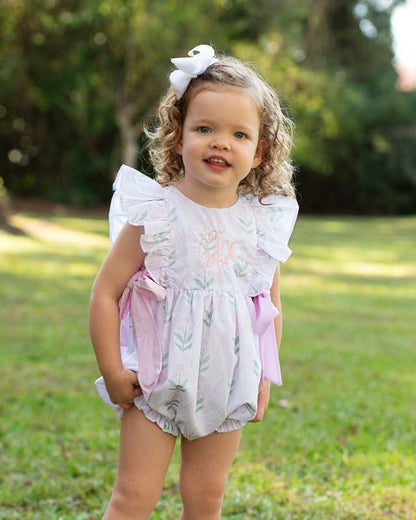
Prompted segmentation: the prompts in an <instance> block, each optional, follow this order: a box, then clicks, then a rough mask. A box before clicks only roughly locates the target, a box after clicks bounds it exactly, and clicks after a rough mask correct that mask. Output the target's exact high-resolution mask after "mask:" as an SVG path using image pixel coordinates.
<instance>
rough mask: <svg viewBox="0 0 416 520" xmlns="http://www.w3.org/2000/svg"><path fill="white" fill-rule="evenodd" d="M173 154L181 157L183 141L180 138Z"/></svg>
mask: <svg viewBox="0 0 416 520" xmlns="http://www.w3.org/2000/svg"><path fill="white" fill-rule="evenodd" d="M175 152H176V153H177V154H178V155H182V152H183V140H182V137H181V138H180V139H179V141H178V143H177V144H176V146H175Z"/></svg>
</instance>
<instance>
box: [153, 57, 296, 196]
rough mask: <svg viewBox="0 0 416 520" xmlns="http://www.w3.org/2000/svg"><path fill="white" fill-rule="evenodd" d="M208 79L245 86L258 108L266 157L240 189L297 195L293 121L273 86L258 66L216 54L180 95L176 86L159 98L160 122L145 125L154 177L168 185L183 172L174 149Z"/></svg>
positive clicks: (245, 192) (222, 83)
mask: <svg viewBox="0 0 416 520" xmlns="http://www.w3.org/2000/svg"><path fill="white" fill-rule="evenodd" d="M209 83H211V84H215V85H220V86H224V87H236V88H241V89H243V90H245V91H246V92H247V93H248V94H249V95H250V96H251V97H252V98H253V100H254V101H255V103H256V105H257V107H258V110H259V114H260V121H261V123H260V137H259V143H262V144H263V149H262V163H261V164H260V165H259V166H257V167H256V168H252V169H251V170H250V172H249V174H248V175H247V176H246V177H245V179H243V180H242V181H241V182H240V185H239V190H238V191H239V193H241V194H243V195H247V194H252V195H255V196H257V197H258V198H259V200H261V199H263V198H264V197H267V196H268V195H272V194H280V195H292V196H294V195H295V190H294V187H293V184H292V177H293V172H294V167H293V165H292V162H291V160H290V156H289V154H290V149H291V146H292V142H293V138H292V136H293V123H292V121H291V120H290V119H289V118H288V117H287V116H285V115H284V113H283V111H282V108H281V106H280V102H279V99H278V97H277V95H276V93H275V91H274V90H273V89H272V88H271V87H270V86H269V85H268V84H267V83H266V82H265V81H264V80H263V79H262V78H260V76H259V75H258V74H257V72H256V71H255V70H254V68H253V67H252V66H251V65H248V64H246V63H243V62H241V61H240V60H238V59H236V58H232V57H229V56H220V57H218V60H217V61H216V62H215V63H213V64H212V65H210V66H209V67H208V68H207V69H206V71H205V72H204V73H202V74H200V75H199V76H197V77H196V78H194V79H193V80H192V81H191V82H190V84H189V86H188V88H187V89H186V91H185V93H184V95H183V96H182V97H181V98H180V99H179V100H178V99H177V98H176V94H175V92H174V90H173V88H172V87H170V88H169V90H168V91H167V93H166V95H165V96H164V97H163V98H162V99H161V101H160V104H159V106H158V109H157V114H156V115H157V125H156V127H155V128H154V129H153V130H151V129H150V128H147V129H146V130H145V132H146V135H147V136H148V138H149V145H148V146H149V153H150V159H151V161H152V164H153V167H154V169H155V171H156V180H157V181H158V182H159V183H160V184H162V185H168V184H173V183H175V182H177V181H179V180H180V179H182V178H183V176H184V166H183V162H182V156H181V155H179V154H178V153H177V152H176V150H177V145H178V144H179V142H180V139H181V136H182V127H183V122H184V120H185V116H186V110H187V107H188V105H189V103H190V101H191V99H192V97H193V95H194V94H195V92H199V91H201V90H204V89H209Z"/></svg>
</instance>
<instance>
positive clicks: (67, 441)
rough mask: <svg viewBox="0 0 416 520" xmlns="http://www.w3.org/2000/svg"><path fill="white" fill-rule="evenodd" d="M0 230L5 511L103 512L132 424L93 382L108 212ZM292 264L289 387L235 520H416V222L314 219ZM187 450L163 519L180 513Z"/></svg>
mask: <svg viewBox="0 0 416 520" xmlns="http://www.w3.org/2000/svg"><path fill="white" fill-rule="evenodd" d="M13 224H14V225H15V226H17V227H19V228H21V229H22V230H24V231H25V233H26V235H20V236H19V235H10V234H6V233H4V232H1V231H0V298H1V300H0V301H1V313H0V395H1V399H0V466H1V473H0V518H1V519H2V520H3V519H16V520H17V519H19V520H26V519H27V520H29V519H30V520H35V519H42V520H48V519H53V520H58V519H65V520H66V519H76V520H81V519H89V520H93V519H99V518H100V517H101V516H100V515H101V514H102V512H103V509H104V508H105V504H106V502H107V500H108V497H109V494H110V490H111V487H112V482H113V478H114V474H115V466H116V460H117V451H118V419H117V418H116V416H115V415H114V414H113V413H112V412H111V410H109V409H108V408H107V407H106V406H105V405H104V404H102V403H101V401H100V400H99V398H98V397H97V395H96V394H95V390H94V387H93V381H94V379H95V378H96V377H97V369H96V365H95V359H94V356H93V352H92V348H91V347H90V344H89V336H88V324H87V306H88V299H89V289H90V286H91V282H92V280H93V277H94V276H95V273H96V270H97V268H98V266H99V264H100V262H101V260H102V258H103V256H104V254H105V252H106V250H107V247H108V240H107V223H106V221H105V219H101V218H91V217H89V218H80V217H77V216H73V217H71V216H56V215H55V216H54V215H52V214H51V215H42V216H36V215H34V214H29V213H19V214H17V215H15V216H14V218H13ZM291 246H292V249H293V250H294V255H293V258H291V259H290V260H289V262H288V263H287V265H284V266H282V298H283V304H284V322H285V331H284V340H283V344H282V350H281V362H282V368H283V375H284V386H283V387H281V388H277V387H276V388H274V389H273V395H272V401H271V405H270V408H269V411H268V414H267V417H266V418H265V420H264V421H263V422H262V423H260V424H257V425H254V424H250V425H248V426H247V427H246V429H245V434H244V437H243V442H242V446H241V450H240V452H239V454H238V456H237V459H236V462H235V464H234V467H233V469H232V473H231V475H230V481H229V487H228V493H227V496H226V500H225V505H224V513H223V518H225V519H234V520H237V519H238V520H243V519H264V520H266V519H268V520H279V519H282V520H283V519H285V520H289V519H357V520H365V519H387V518H395V519H396V518H398V519H406V520H410V519H416V456H415V450H416V406H415V404H416V348H415V347H416V330H415V317H416V218H414V217H412V218H410V217H409V218H391V219H387V218H362V219H358V218H357V219H355V218H335V217H325V218H308V217H303V218H300V220H299V223H298V224H297V227H296V230H295V233H294V236H293V240H292V243H291ZM178 466H179V458H178V453H176V454H175V457H174V461H173V463H172V466H171V468H170V471H169V474H168V477H167V480H166V487H165V492H164V495H163V498H162V499H161V501H160V503H159V505H158V508H157V511H156V512H155V513H154V514H153V516H152V520H156V519H160V520H174V519H176V518H177V515H178V514H179V511H180V501H179V499H178V494H177V473H178Z"/></svg>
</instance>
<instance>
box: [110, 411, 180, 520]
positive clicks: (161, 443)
mask: <svg viewBox="0 0 416 520" xmlns="http://www.w3.org/2000/svg"><path fill="white" fill-rule="evenodd" d="M175 440H176V437H174V436H173V435H169V434H167V433H165V432H163V431H162V430H161V429H160V428H159V427H158V426H157V425H156V424H154V423H152V422H150V421H148V420H147V419H146V417H145V416H144V414H143V412H141V411H139V410H138V409H137V408H136V407H133V408H131V409H129V410H126V411H125V412H124V414H123V418H122V420H121V435H120V454H119V463H118V470H117V477H116V481H115V484H114V489H113V493H112V495H111V499H110V503H109V505H108V508H107V511H106V513H105V514H104V516H103V520H133V519H134V520H146V519H147V518H148V517H149V516H150V514H151V512H152V511H153V509H154V508H155V506H156V504H157V501H158V500H159V497H160V494H161V492H162V488H163V481H164V479H165V476H166V472H167V469H168V467H169V462H170V460H171V457H172V453H173V449H174V446H175Z"/></svg>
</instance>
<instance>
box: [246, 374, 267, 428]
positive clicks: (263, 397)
mask: <svg viewBox="0 0 416 520" xmlns="http://www.w3.org/2000/svg"><path fill="white" fill-rule="evenodd" d="M269 400H270V381H267V379H265V380H264V381H260V384H259V393H258V397H257V413H256V416H255V417H254V419H252V420H251V421H250V422H253V423H256V422H260V421H261V420H262V419H263V415H264V413H265V411H266V410H267V407H268V406H269Z"/></svg>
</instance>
